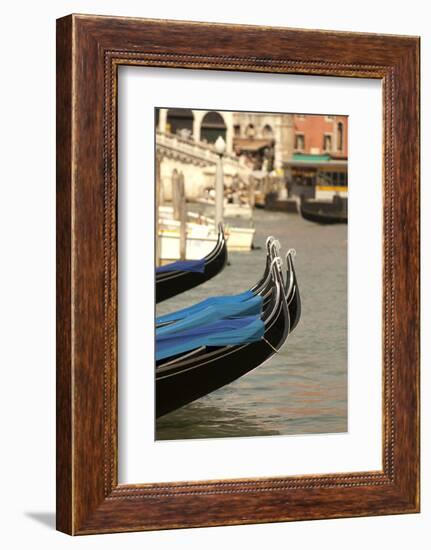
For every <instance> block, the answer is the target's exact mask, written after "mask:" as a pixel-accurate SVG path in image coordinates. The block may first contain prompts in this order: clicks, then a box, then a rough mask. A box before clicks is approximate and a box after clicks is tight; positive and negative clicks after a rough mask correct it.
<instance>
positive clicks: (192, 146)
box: [156, 132, 251, 181]
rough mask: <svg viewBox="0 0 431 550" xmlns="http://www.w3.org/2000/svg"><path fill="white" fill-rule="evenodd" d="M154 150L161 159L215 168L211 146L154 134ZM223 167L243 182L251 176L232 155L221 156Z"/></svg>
mask: <svg viewBox="0 0 431 550" xmlns="http://www.w3.org/2000/svg"><path fill="white" fill-rule="evenodd" d="M156 150H157V153H158V154H160V156H161V158H163V157H166V158H169V159H173V160H176V161H178V162H180V163H184V164H194V165H196V166H201V167H205V166H208V167H210V166H211V167H215V165H216V163H217V157H218V155H217V153H216V152H215V150H214V146H213V145H212V144H209V143H203V142H198V141H194V140H193V139H191V138H186V137H182V136H178V135H174V134H167V133H162V132H156ZM223 167H224V170H225V172H226V173H230V174H237V175H238V176H239V177H240V178H241V179H243V180H244V181H247V180H248V178H249V176H250V174H251V171H250V169H249V168H248V167H247V166H244V165H243V164H242V163H241V162H240V161H239V159H238V157H236V156H235V155H233V154H225V155H224V156H223Z"/></svg>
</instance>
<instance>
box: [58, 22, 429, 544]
mask: <svg viewBox="0 0 431 550" xmlns="http://www.w3.org/2000/svg"><path fill="white" fill-rule="evenodd" d="M418 511H419V38H417V37H410V36H393V35H390V36H389V35H377V34H357V33H344V32H335V31H317V30H297V29H288V28H271V27H256V26H242V25H225V24H213V23H211V24H210V23H193V22H181V21H164V20H163V21H158V20H149V19H148V20H147V19H131V18H118V17H99V16H90V15H70V16H67V17H64V18H62V19H59V20H58V21H57V528H58V529H59V530H60V531H63V532H65V533H68V534H71V535H81V534H92V533H107V532H120V531H140V530H150V529H169V528H180V527H200V526H215V525H233V524H244V523H263V522H275V521H291V520H306V519H321V518H339V517H349V516H367V515H384V514H401V513H414V512H418Z"/></svg>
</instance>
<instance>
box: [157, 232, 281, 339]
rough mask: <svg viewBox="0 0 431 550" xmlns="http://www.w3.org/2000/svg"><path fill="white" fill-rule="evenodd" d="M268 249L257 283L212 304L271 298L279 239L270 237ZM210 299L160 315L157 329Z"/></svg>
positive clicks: (198, 307) (193, 310)
mask: <svg viewBox="0 0 431 550" xmlns="http://www.w3.org/2000/svg"><path fill="white" fill-rule="evenodd" d="M266 249H267V256H266V264H265V271H264V273H263V276H262V277H261V278H260V279H259V281H258V282H257V283H256V284H255V285H253V286H252V287H251V288H250V289H249V290H248V291H246V292H243V293H241V294H239V295H236V296H235V295H234V296H227V297H224V296H220V297H217V298H215V299H214V298H213V299H212V300H213V301H212V303H211V305H214V301H217V300H219V301H223V300H226V301H229V300H230V299H232V301H235V299H238V301H242V300H247V299H249V298H251V297H252V296H258V295H260V296H262V297H263V298H264V300H265V302H266V301H267V300H268V299H269V294H270V289H271V273H270V265H271V262H272V260H273V259H274V258H275V257H277V256H278V253H279V251H280V243H279V241H277V240H276V239H275V238H274V237H272V236H270V237H268V238H267V240H266ZM210 300H211V299H210ZM208 301H209V300H208V299H207V300H204V301H202V302H199V303H198V304H195V305H194V306H191V307H188V308H185V309H183V310H179V311H175V312H173V313H171V314H167V315H164V316H161V317H158V318H157V319H156V329H159V328H162V327H166V326H168V325H171V324H172V323H175V322H177V321H178V320H179V319H183V318H184V317H185V316H187V315H191V314H192V313H195V312H196V311H197V309H202V308H204V307H208V306H209V303H208Z"/></svg>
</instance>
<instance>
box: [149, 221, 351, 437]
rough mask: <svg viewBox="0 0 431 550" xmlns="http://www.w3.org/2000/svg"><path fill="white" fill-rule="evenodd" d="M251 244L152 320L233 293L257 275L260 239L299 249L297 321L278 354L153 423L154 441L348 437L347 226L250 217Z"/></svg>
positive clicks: (164, 305) (261, 255)
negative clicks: (341, 434) (253, 231)
mask: <svg viewBox="0 0 431 550" xmlns="http://www.w3.org/2000/svg"><path fill="white" fill-rule="evenodd" d="M254 223H255V227H256V237H255V245H256V246H257V247H260V249H259V248H258V249H256V250H252V251H250V252H237V253H234V252H231V253H230V254H229V262H230V265H229V266H227V267H226V268H225V269H224V271H223V272H222V273H221V274H219V275H218V276H217V277H215V278H214V279H212V280H210V281H208V282H207V283H205V284H204V285H201V286H199V287H197V288H195V289H193V290H191V291H189V292H186V293H184V294H182V295H180V296H177V297H175V298H172V299H170V300H167V301H165V302H163V303H161V304H159V305H158V306H157V315H161V314H164V313H168V312H170V311H174V310H176V309H180V308H183V307H186V306H189V305H191V304H193V303H196V302H198V301H200V300H203V299H204V298H206V297H208V296H214V295H222V294H236V293H239V292H242V291H243V290H246V289H248V288H249V287H250V286H252V285H253V284H254V283H255V282H256V281H257V280H258V279H259V278H260V276H261V274H262V272H263V270H264V264H265V240H266V237H267V236H268V235H274V236H275V237H276V238H278V239H279V240H280V242H281V245H282V252H286V251H287V250H288V249H289V248H295V249H296V251H297V255H296V262H295V268H296V272H297V277H298V284H299V287H300V292H301V301H302V316H301V320H300V322H299V324H298V326H297V327H296V329H295V330H294V332H293V333H292V334H291V335H289V338H288V340H287V342H286V343H285V345H284V346H283V348H282V349H281V350H280V351H279V353H278V354H275V355H274V356H273V357H272V358H271V359H270V360H269V361H268V362H266V363H265V364H264V365H262V366H261V367H259V368H257V369H255V370H254V371H252V372H251V373H249V374H247V375H245V376H243V377H242V378H240V379H239V380H236V381H235V382H233V383H231V384H229V385H228V386H225V387H224V388H220V389H219V390H217V391H215V392H213V393H212V394H210V395H208V396H206V397H203V398H202V399H199V400H197V401H195V402H194V403H191V404H189V405H187V406H185V407H183V408H181V409H179V410H177V411H174V412H172V413H170V414H168V415H166V416H164V417H162V418H159V419H158V420H157V421H156V439H158V440H162V439H189V438H210V437H234V436H236V437H246V436H257V435H289V434H290V435H294V434H319V433H335V432H345V431H347V225H342V224H340V225H328V226H320V225H317V224H314V223H312V222H308V221H306V220H303V219H302V218H301V216H299V215H297V214H286V213H281V212H266V211H263V210H256V211H255V219H254Z"/></svg>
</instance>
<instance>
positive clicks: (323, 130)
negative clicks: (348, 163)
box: [293, 114, 348, 158]
mask: <svg viewBox="0 0 431 550" xmlns="http://www.w3.org/2000/svg"><path fill="white" fill-rule="evenodd" d="M347 125H348V117H347V116H341V115H299V114H296V115H293V127H294V145H293V147H294V153H304V154H307V155H321V154H329V155H331V157H332V158H347V151H348V145H347Z"/></svg>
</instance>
